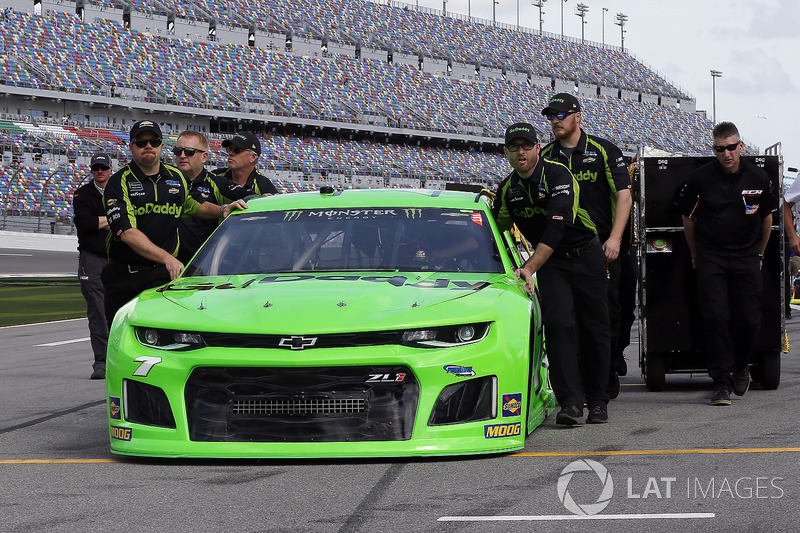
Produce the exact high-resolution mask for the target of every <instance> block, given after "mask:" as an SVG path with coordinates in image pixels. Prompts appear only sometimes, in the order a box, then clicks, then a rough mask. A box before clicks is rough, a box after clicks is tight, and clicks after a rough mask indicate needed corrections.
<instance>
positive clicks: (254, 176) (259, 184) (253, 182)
mask: <svg viewBox="0 0 800 533" xmlns="http://www.w3.org/2000/svg"><path fill="white" fill-rule="evenodd" d="M222 147H223V148H225V149H226V150H227V151H228V166H227V167H226V168H218V169H216V170H214V171H213V173H214V174H216V175H218V176H224V177H226V178H228V179H229V180H231V181H232V182H234V183H235V184H237V185H241V186H243V187H244V188H246V189H247V190H248V191H249V192H250V193H251V194H257V195H259V196H268V195H270V194H278V189H277V188H276V187H275V185H273V183H272V181H270V179H269V178H268V177H266V176H265V175H263V174H261V173H260V172H258V171H257V170H256V163H257V162H258V158H259V156H260V155H261V142H260V141H259V140H258V137H256V136H255V134H253V133H251V132H249V131H240V132H239V133H237V134H236V135H234V136H233V137H231V138H230V139H225V140H224V141H222Z"/></svg>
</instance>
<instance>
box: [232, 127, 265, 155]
mask: <svg viewBox="0 0 800 533" xmlns="http://www.w3.org/2000/svg"><path fill="white" fill-rule="evenodd" d="M231 145H233V146H235V147H236V148H241V149H242V150H252V151H254V152H255V153H257V154H258V155H261V141H259V140H258V137H256V136H255V134H253V133H251V132H249V131H240V132H239V133H237V134H236V135H234V136H233V137H231V138H230V139H225V140H224V141H222V147H223V148H228V147H229V146H231Z"/></svg>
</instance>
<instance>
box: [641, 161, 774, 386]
mask: <svg viewBox="0 0 800 533" xmlns="http://www.w3.org/2000/svg"><path fill="white" fill-rule="evenodd" d="M776 147H777V148H776V149H775V150H774V151H775V152H777V153H775V154H771V155H764V156H745V159H749V160H751V161H753V162H755V163H756V164H757V165H758V166H760V167H762V168H764V169H765V170H766V171H767V173H768V174H769V175H770V176H772V177H773V178H774V179H775V180H777V186H778V187H781V185H782V181H783V180H782V178H783V157H782V155H781V154H780V153H779V152H780V145H776ZM712 159H713V158H712V157H670V156H662V157H658V156H655V157H653V156H650V157H648V156H645V155H644V153H643V150H640V157H639V158H638V163H637V164H638V170H639V173H640V179H641V183H640V186H641V197H640V199H639V209H638V213H637V215H636V216H637V222H638V237H639V243H640V244H639V250H638V251H639V258H640V265H639V321H640V322H639V366H640V367H641V370H642V376H643V377H644V379H645V384H646V385H647V388H648V390H650V391H660V390H662V389H663V388H664V384H665V376H666V374H678V373H700V374H706V373H707V371H708V366H707V363H706V357H705V354H704V352H703V342H702V341H703V328H702V324H701V320H700V316H699V313H698V311H697V288H696V278H695V272H694V269H693V268H692V263H691V254H690V253H689V247H688V245H687V244H686V238H685V237H684V234H683V222H682V219H681V215H680V213H678V212H677V210H676V209H674V208H673V207H672V200H673V198H674V196H675V194H676V192H677V190H678V189H679V188H680V187H681V186H682V184H683V183H684V182H685V181H686V178H687V177H688V175H689V174H690V173H691V172H692V171H693V170H694V169H696V168H697V167H699V166H701V165H703V164H705V163H707V162H709V161H711V160H712ZM779 190H780V189H779ZM782 215H783V211H782V209H778V212H777V213H775V214H774V215H773V225H772V234H771V235H770V239H769V244H768V246H767V249H766V251H765V254H764V261H763V266H762V273H763V276H764V294H763V298H762V320H761V333H760V335H759V339H758V345H757V353H756V356H755V360H754V361H751V375H752V378H753V381H755V382H758V383H760V384H761V387H762V388H764V389H776V388H777V387H778V384H779V383H780V371H781V360H780V357H781V352H782V351H783V350H784V346H785V342H786V341H785V339H786V334H785V321H784V297H785V296H784V295H785V292H784V283H785V280H784V262H783V254H784V250H783V248H784V246H783V242H784V240H783V236H784V235H783V223H782Z"/></svg>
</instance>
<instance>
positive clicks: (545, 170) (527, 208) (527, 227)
mask: <svg viewBox="0 0 800 533" xmlns="http://www.w3.org/2000/svg"><path fill="white" fill-rule="evenodd" d="M504 151H505V154H506V157H508V161H509V163H510V164H511V167H512V168H513V169H514V171H513V172H512V173H511V174H509V175H508V177H507V178H506V179H504V180H503V181H502V182H501V183H500V185H499V186H498V189H497V194H496V197H495V200H494V205H493V207H492V213H493V214H494V217H495V220H496V221H497V225H498V228H500V229H501V230H507V229H509V228H511V226H512V224H516V225H517V227H518V228H519V230H520V231H521V232H522V234H523V235H524V236H525V238H526V239H528V241H530V242H531V243H532V244H533V245H534V253H533V255H532V256H531V257H530V258H529V259H528V260H527V261H526V262H525V264H524V265H523V266H522V267H521V268H519V269H518V270H517V272H516V274H517V276H519V277H521V278H524V279H525V282H526V284H527V287H528V290H529V291H530V292H533V288H534V277H533V275H534V274H536V277H537V278H538V280H539V283H538V287H539V294H540V296H541V305H542V320H543V322H544V334H545V337H546V339H547V359H548V361H549V362H550V380H551V382H552V384H553V391H554V392H555V394H556V399H557V400H558V403H559V405H560V406H561V410H560V411H559V413H558V415H557V416H556V424H561V425H568V426H571V425H576V424H580V423H582V422H583V406H584V398H585V401H586V403H587V404H588V406H589V416H588V418H587V422H588V423H590V424H602V423H605V422H607V421H608V410H607V404H608V395H607V393H606V387H607V385H608V364H609V333H608V302H607V301H606V298H605V294H606V291H607V286H608V283H607V280H606V269H605V259H604V256H603V249H602V247H601V246H600V241H599V239H598V238H597V233H596V230H595V226H594V224H593V223H592V220H591V218H590V217H589V215H588V214H587V213H586V211H585V210H584V209H583V208H582V207H580V203H579V195H580V188H579V187H578V184H577V182H576V181H575V178H574V177H573V176H572V174H571V173H570V171H569V169H568V168H567V167H565V166H564V165H562V164H561V163H556V162H553V161H547V160H545V159H544V158H542V157H540V153H539V152H540V145H539V139H538V135H537V134H536V130H534V128H533V126H532V125H531V124H528V123H524V122H520V123H517V124H513V125H511V126H509V127H508V129H507V130H506V135H505V148H504ZM579 339H582V340H584V341H585V342H584V343H582V344H581V347H582V349H583V353H582V358H581V360H580V363H579V361H578V341H579ZM581 367H582V368H581ZM581 369H582V370H583V372H581ZM581 375H583V376H584V378H583V379H584V383H583V385H584V390H585V394H584V391H583V390H582V389H581Z"/></svg>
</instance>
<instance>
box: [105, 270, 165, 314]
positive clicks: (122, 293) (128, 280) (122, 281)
mask: <svg viewBox="0 0 800 533" xmlns="http://www.w3.org/2000/svg"><path fill="white" fill-rule="evenodd" d="M102 278H103V287H105V291H106V297H105V301H106V305H105V308H106V322H107V323H108V327H109V328H111V323H112V322H113V321H114V315H116V314H117V311H119V309H120V308H121V307H122V306H123V305H125V304H126V303H128V302H129V301H130V300H131V299H133V298H135V297H136V296H138V295H139V293H141V292H142V291H144V290H147V289H152V288H153V287H158V286H160V285H164V284H165V283H168V282H169V281H170V277H169V271H168V270H167V267H166V266H164V265H158V266H156V267H154V268H147V269H144V270H140V271H138V272H134V273H131V272H130V270H129V269H128V267H127V266H125V265H120V264H116V263H108V265H106V267H105V268H104V269H103V274H102Z"/></svg>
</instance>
